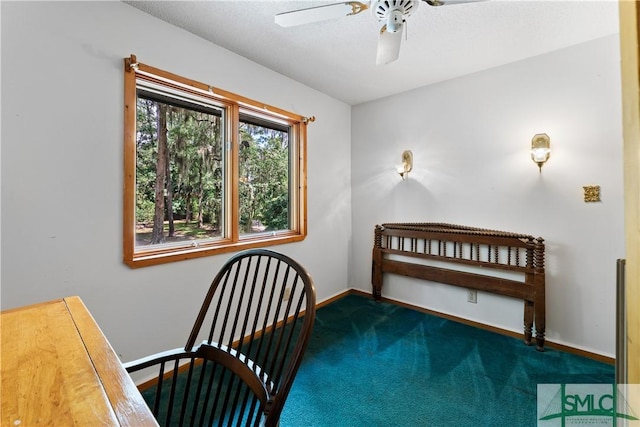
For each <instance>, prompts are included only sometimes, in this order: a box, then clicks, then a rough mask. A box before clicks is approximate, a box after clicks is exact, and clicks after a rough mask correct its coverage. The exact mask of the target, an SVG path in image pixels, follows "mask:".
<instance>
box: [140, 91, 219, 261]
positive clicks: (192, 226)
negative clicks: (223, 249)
mask: <svg viewBox="0 0 640 427" xmlns="http://www.w3.org/2000/svg"><path fill="white" fill-rule="evenodd" d="M222 113H223V110H221V109H217V108H215V107H213V106H211V107H210V106H202V105H198V104H195V103H194V104H190V103H189V102H187V101H183V100H178V99H175V100H172V99H171V98H170V97H168V96H165V95H159V94H154V93H151V92H147V91H144V90H140V89H139V90H138V96H137V126H136V243H135V245H136V249H141V250H145V249H153V248H157V247H158V245H163V246H164V245H171V246H173V245H186V246H189V245H192V244H193V243H194V242H195V241H198V240H202V239H212V238H217V237H220V236H221V235H223V231H224V230H223V227H222V225H223V224H224V221H223V206H224V203H223V196H222V195H223V191H222V190H223V176H224V174H223V166H224V161H223V156H222V154H223V151H222V140H223V135H222V123H223V120H222V119H223V114H222Z"/></svg>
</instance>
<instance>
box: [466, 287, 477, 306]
mask: <svg viewBox="0 0 640 427" xmlns="http://www.w3.org/2000/svg"><path fill="white" fill-rule="evenodd" d="M467 302H470V303H472V304H477V303H478V291H473V290H467Z"/></svg>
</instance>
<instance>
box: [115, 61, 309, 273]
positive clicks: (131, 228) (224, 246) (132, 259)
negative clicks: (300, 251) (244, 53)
mask: <svg viewBox="0 0 640 427" xmlns="http://www.w3.org/2000/svg"><path fill="white" fill-rule="evenodd" d="M138 79H143V80H146V81H149V82H154V83H156V84H160V85H162V86H165V87H167V88H172V89H176V90H179V91H180V92H183V93H187V94H192V95H194V96H197V97H200V98H207V99H209V100H211V101H213V102H215V103H217V104H222V105H224V106H225V107H226V108H227V111H228V113H229V114H227V117H226V119H225V120H226V123H225V126H226V127H227V129H230V130H231V131H229V132H228V133H227V136H226V138H227V139H228V141H223V145H227V148H226V150H224V149H223V151H226V152H225V155H226V156H229V157H228V158H227V160H228V167H227V168H226V173H225V179H226V180H227V183H228V185H227V187H226V188H227V189H228V191H230V197H227V198H226V201H225V203H226V205H225V212H226V214H225V215H224V221H225V227H227V230H229V231H230V232H229V235H228V236H225V237H223V238H221V239H217V240H215V241H213V242H209V241H207V242H204V243H202V244H196V245H190V246H188V245H184V246H181V247H179V248H175V247H174V248H171V247H158V248H153V249H148V250H144V251H138V252H136V247H135V244H136V237H135V236H136V235H135V232H136V217H135V206H136V111H137V95H136V89H137V80H138ZM240 110H243V111H247V112H249V113H251V112H254V113H256V114H257V115H261V116H267V117H270V118H273V119H274V120H276V121H280V122H285V123H287V124H288V126H290V128H291V140H290V141H289V144H292V146H293V151H292V156H295V157H294V158H293V159H292V162H291V164H292V166H293V167H292V170H291V171H290V174H291V175H290V193H289V196H290V198H291V214H290V215H291V220H290V223H291V224H290V229H289V230H284V231H278V232H274V233H269V234H250V235H244V236H240V233H239V229H238V225H237V224H238V223H239V218H238V215H239V203H240V201H239V189H238V170H239V155H238V152H239V150H238V147H239V141H238V139H239V132H237V124H238V122H239V119H240ZM314 120H315V118H314V117H304V116H300V115H298V114H294V113H291V112H288V111H285V110H282V109H280V108H276V107H272V106H269V105H265V104H263V103H260V102H257V101H253V100H251V99H248V98H245V97H242V96H239V95H236V94H234V93H231V92H227V91H224V90H221V89H218V88H214V87H212V86H209V85H206V84H204V83H200V82H197V81H195V80H191V79H188V78H185V77H181V76H178V75H176V74H173V73H170V72H167V71H163V70H160V69H158V68H155V67H151V66H149V65H145V64H142V63H139V62H138V61H137V60H136V57H135V55H131V56H130V57H128V58H125V59H124V200H123V261H124V263H125V264H127V265H128V266H129V267H132V268H138V267H146V266H150V265H157V264H164V263H169V262H175V261H182V260H186V259H192V258H200V257H205V256H211V255H216V254H221V253H226V252H234V251H239V250H244V249H249V248H258V247H266V246H273V245H279V244H284V243H291V242H298V241H301V240H304V239H305V237H306V235H307V148H306V147H307V124H308V123H309V122H313V121H314Z"/></svg>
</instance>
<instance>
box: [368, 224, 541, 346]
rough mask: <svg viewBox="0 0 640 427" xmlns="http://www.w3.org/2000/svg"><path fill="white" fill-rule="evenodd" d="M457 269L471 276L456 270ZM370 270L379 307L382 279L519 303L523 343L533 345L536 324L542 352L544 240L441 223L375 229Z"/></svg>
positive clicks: (377, 226)
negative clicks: (469, 291)
mask: <svg viewBox="0 0 640 427" xmlns="http://www.w3.org/2000/svg"><path fill="white" fill-rule="evenodd" d="M411 259H414V260H415V262H412V261H411ZM433 261H437V262H436V263H434V262H433ZM430 262H431V264H436V265H429V264H430ZM443 265H445V266H446V267H444V266H443ZM460 265H465V266H469V267H472V270H473V271H475V272H469V271H460V270H464V268H462V269H460V270H456V269H455V267H456V266H460ZM449 267H452V268H449ZM473 267H475V268H473ZM372 268H373V271H372V279H371V280H372V285H373V297H374V298H375V299H376V300H378V301H379V300H380V299H381V297H382V278H383V273H393V274H399V275H403V276H409V277H414V278H417V279H423V280H428V281H432V282H439V283H446V284H449V285H454V286H461V287H464V288H468V289H476V290H480V291H485V292H491V293H495V294H498V295H505V296H509V297H513V298H518V299H521V300H523V301H524V342H525V343H526V344H527V345H531V344H532V341H531V339H532V330H533V327H534V322H535V332H536V349H537V350H539V351H544V339H545V338H544V332H545V273H544V240H543V239H542V238H540V237H538V238H534V237H533V236H529V235H525V234H517V233H510V232H506V231H497V230H486V229H482V228H474V227H467V226H462V225H453V224H443V223H391V224H382V225H376V228H375V239H374V246H373V266H372ZM466 270H470V269H469V268H467V269H466ZM479 270H484V271H481V272H480V271H479ZM497 271H502V272H505V271H506V272H514V273H522V274H521V275H515V276H518V277H520V276H522V277H523V280H513V279H506V278H504V274H503V277H499V273H497ZM485 272H486V273H485Z"/></svg>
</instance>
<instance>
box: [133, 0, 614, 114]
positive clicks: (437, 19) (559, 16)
mask: <svg viewBox="0 0 640 427" xmlns="http://www.w3.org/2000/svg"><path fill="white" fill-rule="evenodd" d="M362 1H364V2H365V3H366V2H367V1H366V0H362ZM126 3H127V4H129V5H131V6H133V7H135V8H137V9H140V10H142V11H144V12H147V13H149V14H151V15H153V16H156V17H158V18H160V19H162V20H163V21H166V22H169V23H171V24H173V25H176V26H177V27H180V28H183V29H185V30H187V31H189V32H191V33H193V34H195V35H198V36H200V37H202V38H204V39H207V40H210V41H211V42H213V43H215V44H217V45H219V46H221V47H224V48H226V49H228V50H230V51H232V52H235V53H237V54H239V55H241V56H243V57H245V58H248V59H250V60H252V61H254V62H256V63H258V64H261V65H264V66H265V67H267V68H270V69H272V70H274V71H277V72H279V73H281V74H283V75H285V76H288V77H291V78H293V79H295V80H297V81H299V82H301V83H304V84H305V85H307V86H310V87H312V88H315V89H317V90H319V91H321V92H323V93H326V94H328V95H330V96H332V97H334V98H336V99H340V100H342V101H344V102H345V103H348V104H351V105H355V104H359V103H362V102H366V101H370V100H373V99H377V98H382V97H385V96H388V95H392V94H396V93H400V92H404V91H407V90H411V89H414V88H416V87H420V86H424V85H428V84H431V83H435V82H438V81H443V80H448V79H451V78H454V77H458V76H461V75H465V74H469V73H473V72H477V71H481V70H485V69H488V68H492V67H496V66H499V65H503V64H507V63H510V62H514V61H518V60H521V59H524V58H528V57H531V56H536V55H540V54H543V53H546V52H550V51H553V50H557V49H562V48H565V47H568V46H571V45H574V44H578V43H581V42H585V41H588V40H592V39H596V38H599V37H603V36H606V35H610V34H616V33H618V4H617V1H616V0H601V1H596V0H562V1H559V0H553V1H541V0H533V1H531V0H488V1H483V2H478V3H467V4H458V5H449V6H441V7H431V6H429V5H428V4H427V3H424V2H421V4H420V6H419V7H418V9H417V10H416V11H415V13H413V14H412V15H411V16H409V17H408V19H407V33H406V38H404V39H403V41H402V47H401V50H400V58H399V59H398V60H397V61H395V62H393V63H391V64H388V65H382V66H377V65H376V64H375V62H376V48H377V41H378V31H379V28H380V26H381V24H379V23H378V21H377V20H376V19H375V18H374V17H373V15H372V13H371V12H370V10H366V11H364V12H362V13H360V14H358V15H355V16H349V17H344V18H340V19H335V20H331V21H324V22H318V23H313V24H307V25H303V26H298V27H290V28H282V27H280V26H278V25H276V24H275V23H274V16H275V14H277V13H281V12H286V11H290V10H295V9H301V8H306V7H312V6H318V5H325V4H332V3H336V2H334V1H280V0H263V1H247V0H235V1H220V0H211V1H149V0H145V1H126Z"/></svg>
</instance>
